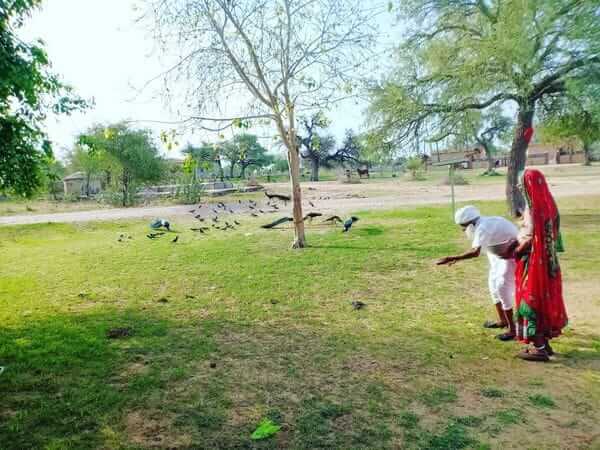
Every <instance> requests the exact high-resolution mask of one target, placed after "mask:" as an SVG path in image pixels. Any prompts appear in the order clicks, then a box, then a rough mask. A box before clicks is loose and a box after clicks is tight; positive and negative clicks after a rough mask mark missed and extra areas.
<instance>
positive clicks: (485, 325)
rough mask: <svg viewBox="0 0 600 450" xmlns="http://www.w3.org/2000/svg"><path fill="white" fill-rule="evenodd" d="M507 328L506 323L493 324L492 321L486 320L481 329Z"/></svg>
mask: <svg viewBox="0 0 600 450" xmlns="http://www.w3.org/2000/svg"><path fill="white" fill-rule="evenodd" d="M507 326H508V324H507V323H503V322H494V321H492V320H488V321H486V322H485V323H484V324H483V328H506V327H507Z"/></svg>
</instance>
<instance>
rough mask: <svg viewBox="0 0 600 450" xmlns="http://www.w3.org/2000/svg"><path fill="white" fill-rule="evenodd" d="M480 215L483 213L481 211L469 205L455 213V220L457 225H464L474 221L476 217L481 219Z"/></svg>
mask: <svg viewBox="0 0 600 450" xmlns="http://www.w3.org/2000/svg"><path fill="white" fill-rule="evenodd" d="M480 217H481V214H480V213H479V210H478V209H477V208H475V207H474V206H471V205H469V206H465V207H463V208H460V209H459V210H458V211H456V214H455V215H454V221H455V222H456V224H457V225H464V224H466V223H469V222H472V221H474V220H475V219H479V218H480Z"/></svg>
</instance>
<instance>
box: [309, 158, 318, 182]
mask: <svg viewBox="0 0 600 450" xmlns="http://www.w3.org/2000/svg"><path fill="white" fill-rule="evenodd" d="M310 163H311V170H310V181H319V159H318V158H311V160H310Z"/></svg>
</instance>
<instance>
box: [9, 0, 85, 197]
mask: <svg viewBox="0 0 600 450" xmlns="http://www.w3.org/2000/svg"><path fill="white" fill-rule="evenodd" d="M40 3H41V1H40V0H8V1H2V2H0V74H1V75H0V192H14V193H16V194H19V195H25V196H30V195H32V194H33V193H34V192H35V191H36V189H37V188H38V187H40V185H41V184H42V182H43V180H44V170H45V167H44V166H45V165H47V164H50V165H52V145H51V142H50V141H49V140H48V137H47V135H46V132H45V130H44V121H45V119H46V117H47V116H48V114H50V113H54V114H69V113H71V112H73V111H75V110H78V109H82V108H84V107H86V106H87V105H86V103H85V102H84V101H83V100H81V99H80V98H78V97H77V96H75V95H73V92H72V90H71V88H70V87H69V86H67V85H65V84H64V83H62V82H61V81H60V79H59V78H58V77H57V76H56V75H55V74H53V73H52V72H51V71H50V62H49V60H48V55H47V54H46V52H45V50H44V47H43V42H42V41H36V42H34V43H26V42H23V41H22V40H21V39H20V38H19V37H18V36H17V30H18V29H19V28H21V27H22V25H23V23H24V22H25V20H26V19H28V18H29V16H30V14H31V13H32V11H33V10H35V9H36V8H37V7H38V6H39V5H40Z"/></svg>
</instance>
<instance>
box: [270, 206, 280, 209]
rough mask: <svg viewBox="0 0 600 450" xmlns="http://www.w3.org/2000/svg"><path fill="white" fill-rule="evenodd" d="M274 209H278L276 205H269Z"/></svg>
mask: <svg viewBox="0 0 600 450" xmlns="http://www.w3.org/2000/svg"><path fill="white" fill-rule="evenodd" d="M271 206H272V207H273V208H274V209H279V206H277V205H271Z"/></svg>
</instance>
